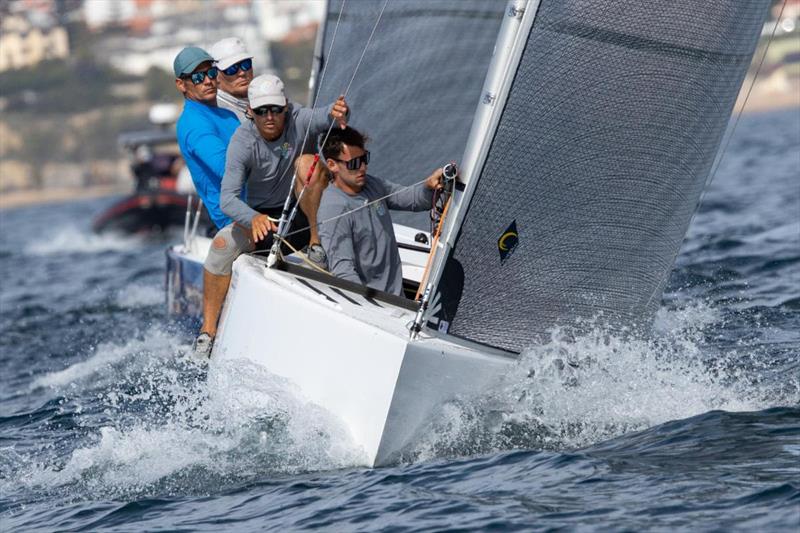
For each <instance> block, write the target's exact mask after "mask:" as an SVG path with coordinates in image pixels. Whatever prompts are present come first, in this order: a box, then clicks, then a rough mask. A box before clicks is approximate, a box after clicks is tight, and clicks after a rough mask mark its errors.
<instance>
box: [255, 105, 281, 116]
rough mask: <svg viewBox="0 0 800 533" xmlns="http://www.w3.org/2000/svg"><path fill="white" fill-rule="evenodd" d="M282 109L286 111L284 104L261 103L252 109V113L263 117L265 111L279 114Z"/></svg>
mask: <svg viewBox="0 0 800 533" xmlns="http://www.w3.org/2000/svg"><path fill="white" fill-rule="evenodd" d="M284 111H286V106H282V105H262V106H261V107H257V108H255V109H253V113H255V114H256V115H258V116H259V117H263V116H264V115H266V114H267V113H272V114H273V115H280V114H281V113H283V112H284Z"/></svg>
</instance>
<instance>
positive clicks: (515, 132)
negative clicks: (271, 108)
mask: <svg viewBox="0 0 800 533" xmlns="http://www.w3.org/2000/svg"><path fill="white" fill-rule="evenodd" d="M769 3H770V2H769V0H749V1H742V0H704V1H702V2H698V1H697V0H673V1H670V2H641V1H634V0H541V1H529V2H527V3H523V2H517V3H516V4H519V5H518V6H517V7H519V6H522V7H524V9H516V8H515V7H513V6H512V5H506V4H505V3H504V2H499V1H495V2H485V1H479V0H473V1H469V0H452V1H451V0H437V1H417V0H404V1H399V2H395V1H390V2H388V4H386V6H387V7H386V10H385V12H384V14H383V17H382V19H381V22H380V25H379V27H378V28H377V32H376V35H375V38H374V40H373V41H372V43H371V44H370V47H369V49H368V50H367V53H366V55H365V59H364V63H363V64H362V66H361V67H360V70H359V73H358V77H357V79H356V82H355V84H354V85H353V88H352V89H351V91H350V93H349V94H348V100H349V102H350V103H351V105H352V107H353V110H354V113H353V120H352V123H353V125H354V126H355V127H357V128H359V129H361V130H364V131H365V132H366V133H367V134H369V135H370V137H372V139H373V141H372V143H371V150H372V151H373V153H374V157H373V160H372V161H371V162H370V172H371V173H374V174H376V175H380V176H383V177H386V178H388V179H392V180H395V181H398V182H401V183H411V182H413V181H416V180H418V179H420V178H421V177H423V176H425V175H427V174H428V173H429V172H430V170H431V169H432V168H434V167H435V166H436V165H439V164H441V163H442V162H443V161H446V160H448V159H455V160H458V161H462V160H464V159H469V158H470V156H471V155H474V154H469V153H464V150H465V147H466V146H467V143H468V142H469V146H472V147H474V146H476V145H480V146H482V150H484V151H485V157H482V158H481V160H480V162H479V163H480V164H479V165H478V166H477V167H476V168H474V169H472V171H471V175H470V176H468V178H469V179H468V183H467V190H466V192H465V194H464V195H461V194H460V193H458V194H457V195H456V196H455V197H454V198H455V200H454V206H455V207H454V211H455V214H454V215H451V216H452V217H453V218H452V219H451V220H458V221H459V224H458V225H457V226H456V227H454V228H451V229H452V231H450V232H449V233H448V234H447V235H446V237H447V239H446V243H445V245H446V246H447V247H448V248H446V249H445V251H446V252H447V251H449V253H445V254H440V257H439V258H437V263H436V264H435V265H434V273H435V274H436V275H434V276H433V278H432V280H431V283H432V288H433V290H434V292H435V291H436V290H439V291H440V294H439V295H438V296H437V298H434V300H436V301H444V302H446V305H445V306H444V308H443V309H441V310H440V311H438V316H437V317H436V319H438V321H437V322H438V324H439V329H440V331H447V332H448V333H450V334H453V335H457V336H460V337H463V338H466V339H469V340H472V341H476V342H480V343H484V344H487V345H491V346H494V347H498V348H501V349H505V350H509V351H515V352H518V351H520V350H522V349H523V348H524V347H525V346H526V345H529V344H531V343H534V342H536V341H538V340H541V339H542V335H544V334H546V332H547V330H548V329H549V328H552V327H553V326H556V325H559V324H565V325H568V324H573V323H574V322H575V321H576V319H594V318H597V317H598V316H599V319H600V320H602V321H604V322H606V323H609V324H612V325H617V326H618V325H623V326H632V325H636V324H643V325H646V324H648V323H649V322H650V321H651V319H652V316H653V314H654V311H655V310H656V308H657V307H658V305H659V303H660V299H661V294H662V291H663V288H664V285H665V283H666V280H667V277H668V274H669V271H670V269H671V268H672V264H673V262H674V259H675V256H676V254H677V252H678V249H679V247H680V244H681V242H682V240H683V237H684V235H685V233H686V229H687V227H688V224H689V221H690V219H691V216H692V213H693V212H694V209H695V208H696V206H697V203H698V200H699V198H700V194H701V192H702V189H703V186H704V183H705V180H706V178H707V176H708V174H709V171H710V168H711V165H712V163H713V160H714V157H715V154H716V152H717V149H718V147H719V144H720V141H721V138H722V135H723V133H724V130H725V127H726V125H727V122H728V119H729V117H730V113H731V110H732V107H733V104H734V101H735V98H736V96H737V93H738V89H739V87H740V86H741V83H742V79H743V77H744V75H745V72H746V70H747V67H748V65H749V64H750V60H751V58H752V54H753V51H754V49H755V45H756V42H757V38H758V35H759V30H760V28H761V26H762V24H763V21H764V18H765V16H766V13H767V7H768V5H769ZM382 6H383V2H380V1H375V2H365V1H352V0H351V1H349V2H347V3H346V4H345V5H344V9H343V11H342V16H341V22H340V25H339V29H338V33H337V36H336V42H335V44H334V46H333V49H332V50H331V51H330V53H329V48H330V43H331V40H332V36H333V30H334V28H335V26H336V24H337V20H339V11H340V8H341V7H342V4H341V2H340V1H332V2H330V4H329V8H328V13H327V17H326V21H325V25H324V38H323V41H322V43H321V46H320V47H319V50H321V51H322V52H323V53H324V54H326V57H323V63H325V62H326V63H327V72H326V74H325V79H324V80H323V81H322V82H321V85H320V86H319V87H318V88H317V92H319V97H320V101H322V102H326V101H331V100H333V99H334V98H335V97H336V96H337V95H338V94H339V93H340V92H341V91H342V90H343V89H344V87H346V86H347V84H348V81H349V79H350V76H351V75H352V73H353V69H354V67H355V65H356V63H357V61H358V58H359V55H360V53H361V51H362V49H363V47H364V45H365V44H366V42H367V40H368V37H369V34H370V31H371V30H372V27H373V24H374V22H375V20H376V19H377V17H378V14H379V13H380V11H381V9H382ZM522 13H524V16H525V17H529V19H527V20H532V24H530V25H529V26H526V30H525V34H524V35H520V36H519V37H518V38H519V39H521V41H519V42H520V46H521V47H522V52H521V55H519V56H517V57H518V62H517V63H515V64H514V65H512V68H511V70H510V74H509V81H510V83H507V84H506V85H507V86H508V90H507V92H505V93H504V94H501V95H497V94H492V93H491V90H489V92H488V93H485V94H484V92H483V91H482V90H481V89H482V85H483V83H484V79H485V78H486V74H487V72H490V67H491V68H494V67H496V65H492V62H493V61H494V62H495V63H496V62H497V61H498V58H497V57H495V58H494V59H493V58H492V53H493V49H494V46H495V42H496V40H497V38H498V32H500V31H501V23H502V22H503V19H507V18H508V17H521V16H522ZM530 17H532V18H530ZM515 61H516V59H515ZM316 79H317V82H318V83H319V81H320V80H319V72H318V73H317V77H316ZM512 80H513V81H512ZM490 89H491V88H490ZM487 105H489V106H491V105H497V106H502V108H501V109H500V110H499V112H500V114H499V120H498V121H496V122H495V123H493V124H492V127H490V128H489V127H487V128H477V127H473V128H472V134H471V135H472V138H468V137H469V135H470V133H469V132H470V126H471V124H472V121H473V117H474V116H476V111H477V112H478V113H479V114H480V108H481V106H487ZM476 124H478V123H477V122H476ZM495 126H496V127H495ZM487 148H488V150H486V149H487ZM459 202H460V203H459ZM456 215H457V216H456ZM445 260H446V266H444V265H445ZM442 271H443V272H444V274H443V276H442V277H441V281H442V283H441V284H438V285H437V283H438V281H439V279H438V278H437V276H439V275H440V274H441V273H442Z"/></svg>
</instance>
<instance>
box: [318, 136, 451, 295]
mask: <svg viewBox="0 0 800 533" xmlns="http://www.w3.org/2000/svg"><path fill="white" fill-rule="evenodd" d="M364 144H365V139H364V137H363V135H361V133H359V132H358V131H356V130H354V129H353V128H349V127H348V128H346V129H343V130H334V131H332V132H331V134H330V136H329V137H328V140H327V141H326V142H325V146H323V148H322V154H323V156H324V157H325V160H326V164H327V167H328V170H329V171H330V173H331V184H330V185H329V186H328V187H327V188H326V189H325V191H324V192H323V193H322V199H321V201H320V205H319V211H318V212H317V217H318V219H319V220H320V229H319V236H320V240H321V242H322V247H323V248H325V252H326V253H327V256H328V270H330V272H331V274H333V275H335V276H338V277H340V278H343V279H347V280H350V281H355V282H356V283H361V284H363V285H367V286H369V287H372V288H374V289H378V290H381V291H385V292H390V293H392V294H396V295H398V296H399V295H402V291H403V272H402V268H401V263H400V252H399V251H398V249H397V240H396V238H395V235H394V227H393V226H392V217H391V216H390V215H389V211H388V210H389V209H398V210H403V211H424V210H426V209H430V208H431V203H432V199H433V194H432V191H433V190H434V189H440V188H441V187H442V170H441V169H437V170H435V171H434V172H433V173H432V174H431V175H430V176H428V178H427V179H426V180H425V181H424V182H422V183H418V184H417V185H414V186H413V187H402V186H400V185H397V184H395V183H392V182H390V181H386V180H384V179H381V178H378V177H375V176H370V175H369V174H367V164H368V163H369V152H368V151H366V150H365V149H364ZM384 197H385V198H384ZM342 215H344V216H342Z"/></svg>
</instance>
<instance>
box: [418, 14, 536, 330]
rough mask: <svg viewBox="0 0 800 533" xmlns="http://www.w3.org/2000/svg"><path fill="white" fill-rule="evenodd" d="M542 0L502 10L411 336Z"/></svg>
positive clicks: (467, 200)
mask: <svg viewBox="0 0 800 533" xmlns="http://www.w3.org/2000/svg"><path fill="white" fill-rule="evenodd" d="M539 3H540V0H510V1H509V2H508V6H507V8H506V11H505V15H504V19H503V23H502V25H501V26H500V31H499V33H498V35H497V43H496V45H495V52H494V57H492V61H491V63H490V65H489V70H488V72H487V73H486V81H485V82H484V86H483V90H482V91H481V98H480V101H479V103H478V107H477V109H476V111H475V118H474V120H473V122H472V127H471V129H470V133H469V137H468V140H467V145H466V147H465V149H464V158H463V160H462V162H461V170H460V176H459V178H460V179H459V181H460V183H459V185H460V186H457V187H456V190H455V191H454V193H453V197H452V199H451V202H452V205H451V210H452V211H451V215H450V216H449V217H448V219H447V220H445V221H444V226H443V228H442V238H441V239H440V240H439V241H438V242H437V244H436V249H435V250H431V253H432V254H434V258H433V262H432V264H431V271H430V274H429V276H428V280H427V284H426V287H425V290H424V292H423V296H422V298H421V300H420V307H419V311H418V313H417V316H416V318H415V320H414V323H413V324H412V326H411V335H412V337H416V335H417V333H418V332H419V331H420V330H421V328H422V326H424V325H425V323H426V322H427V321H428V318H429V312H428V306H429V304H430V299H431V298H433V296H434V295H435V294H436V291H437V289H438V285H439V281H440V280H441V277H442V274H443V272H444V266H445V263H446V262H447V258H448V257H449V255H450V252H451V250H452V249H453V245H454V244H455V240H456V238H457V237H458V233H459V230H460V229H461V224H462V223H463V221H464V216H465V215H466V212H467V208H468V207H469V203H470V200H471V199H472V195H473V194H474V192H475V189H476V187H477V183H478V178H479V176H480V173H481V169H482V168H483V164H484V162H485V161H486V155H487V154H488V152H489V145H490V144H491V140H492V138H493V137H494V133H495V131H496V130H497V125H498V124H499V122H500V116H501V115H502V113H503V107H504V106H505V103H506V98H507V97H508V92H509V89H510V88H511V84H512V82H513V79H514V72H515V71H516V69H517V65H518V64H519V61H520V59H521V58H522V52H523V50H524V48H525V44H526V42H527V40H528V34H529V33H530V31H531V28H532V27H533V21H534V19H535V18H536V13H537V11H538V9H539Z"/></svg>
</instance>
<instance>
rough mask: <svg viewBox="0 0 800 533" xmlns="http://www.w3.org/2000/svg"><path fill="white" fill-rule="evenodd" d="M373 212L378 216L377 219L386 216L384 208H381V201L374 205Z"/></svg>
mask: <svg viewBox="0 0 800 533" xmlns="http://www.w3.org/2000/svg"><path fill="white" fill-rule="evenodd" d="M375 212H376V213H377V214H378V216H379V217H382V216H383V215H385V214H386V208H385V207H384V206H383V201H380V202H378V203H377V204H375Z"/></svg>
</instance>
